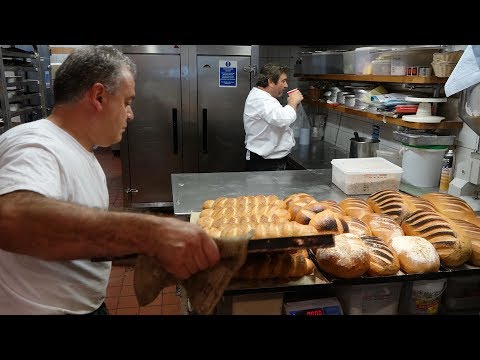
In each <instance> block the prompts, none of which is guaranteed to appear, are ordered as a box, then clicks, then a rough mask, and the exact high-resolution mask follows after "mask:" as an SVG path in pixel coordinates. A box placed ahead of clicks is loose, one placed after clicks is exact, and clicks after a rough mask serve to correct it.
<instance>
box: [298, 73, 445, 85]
mask: <svg viewBox="0 0 480 360" xmlns="http://www.w3.org/2000/svg"><path fill="white" fill-rule="evenodd" d="M298 78H299V80H300V81H312V80H339V81H342V80H343V81H358V82H382V83H408V84H444V83H446V82H447V79H448V78H439V77H436V76H401V75H397V76H394V75H354V74H325V75H306V74H301V75H298Z"/></svg>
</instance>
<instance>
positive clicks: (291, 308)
mask: <svg viewBox="0 0 480 360" xmlns="http://www.w3.org/2000/svg"><path fill="white" fill-rule="evenodd" d="M284 311H285V314H286V315H305V316H322V315H343V311H342V306H341V305H340V303H339V301H338V299H337V298H335V297H334V298H324V299H313V300H304V301H294V302H289V303H285V304H284Z"/></svg>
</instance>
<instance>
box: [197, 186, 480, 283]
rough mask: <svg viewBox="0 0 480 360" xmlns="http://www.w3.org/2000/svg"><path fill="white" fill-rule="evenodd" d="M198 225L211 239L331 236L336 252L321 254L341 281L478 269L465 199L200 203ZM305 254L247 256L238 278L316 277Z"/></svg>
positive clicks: (478, 233) (391, 196)
mask: <svg viewBox="0 0 480 360" xmlns="http://www.w3.org/2000/svg"><path fill="white" fill-rule="evenodd" d="M198 224H199V225H200V226H202V227H203V228H204V229H205V230H206V231H207V233H209V235H210V236H212V237H217V238H221V237H223V238H225V237H228V236H235V235H240V234H241V233H243V232H246V231H249V230H251V229H255V235H254V237H253V239H252V240H254V239H261V238H273V237H284V236H302V235H314V234H332V235H334V239H335V245H334V246H333V247H328V248H319V249H316V259H317V262H318V265H319V267H320V269H321V270H322V271H325V272H327V273H329V274H331V275H333V276H334V277H338V278H355V277H360V276H362V275H364V274H368V275H371V276H384V275H394V274H397V273H399V270H402V271H403V272H404V273H408V274H411V273H425V272H435V271H438V269H439V267H440V263H443V264H444V265H446V266H450V267H456V266H460V265H462V264H463V263H465V262H469V263H471V264H473V265H477V266H480V218H479V217H476V215H475V213H474V211H473V210H472V208H471V207H470V206H469V205H468V204H467V203H466V202H465V201H463V200H462V199H460V198H457V197H455V196H452V195H449V194H441V193H430V194H424V195H422V196H421V197H416V196H411V195H407V194H403V193H400V192H398V191H393V190H383V191H379V192H376V193H374V194H372V195H370V196H369V197H368V198H367V199H366V200H364V199H361V198H356V197H347V198H345V199H344V200H342V201H340V202H339V203H337V202H335V201H332V200H321V201H319V200H316V199H315V198H314V197H313V196H311V195H309V194H306V193H296V194H292V195H290V196H288V197H286V198H285V199H283V200H281V199H279V198H278V197H277V196H275V195H256V196H239V197H235V198H226V197H220V198H217V199H215V200H207V201H205V202H204V203H203V210H202V212H201V213H200V216H199V220H198ZM312 271H313V263H312V262H311V260H310V259H309V258H308V255H307V253H306V251H299V252H295V253H291V252H286V253H270V254H255V255H253V254H249V255H248V257H247V261H246V263H245V265H244V266H243V267H242V268H241V269H240V270H239V272H238V274H237V275H236V277H237V278H243V279H268V278H275V277H279V278H289V277H300V276H304V275H308V274H311V273H312Z"/></svg>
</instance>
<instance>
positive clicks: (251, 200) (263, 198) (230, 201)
mask: <svg viewBox="0 0 480 360" xmlns="http://www.w3.org/2000/svg"><path fill="white" fill-rule="evenodd" d="M239 206H242V207H248V206H276V207H278V208H280V209H285V208H286V207H287V206H286V204H285V202H284V201H283V200H280V199H279V198H278V197H277V196H276V195H250V196H237V197H219V198H217V199H215V200H206V201H204V202H203V205H202V209H220V208H224V207H239Z"/></svg>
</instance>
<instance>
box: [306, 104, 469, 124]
mask: <svg viewBox="0 0 480 360" xmlns="http://www.w3.org/2000/svg"><path fill="white" fill-rule="evenodd" d="M303 102H304V103H306V104H310V105H314V106H318V107H320V108H324V109H328V110H332V111H337V112H341V113H346V114H351V115H357V116H361V117H365V118H367V119H370V120H375V121H380V122H384V121H383V120H384V119H385V122H386V123H387V124H393V125H398V126H404V127H406V128H410V129H424V130H427V129H432V130H433V129H461V128H462V126H463V121H445V120H443V121H441V122H439V123H415V122H409V121H403V120H402V119H401V118H394V117H389V116H384V115H380V114H373V113H370V112H367V111H361V110H355V109H352V108H349V107H346V106H343V105H331V104H327V103H326V102H323V101H312V100H308V99H304V100H303Z"/></svg>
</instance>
